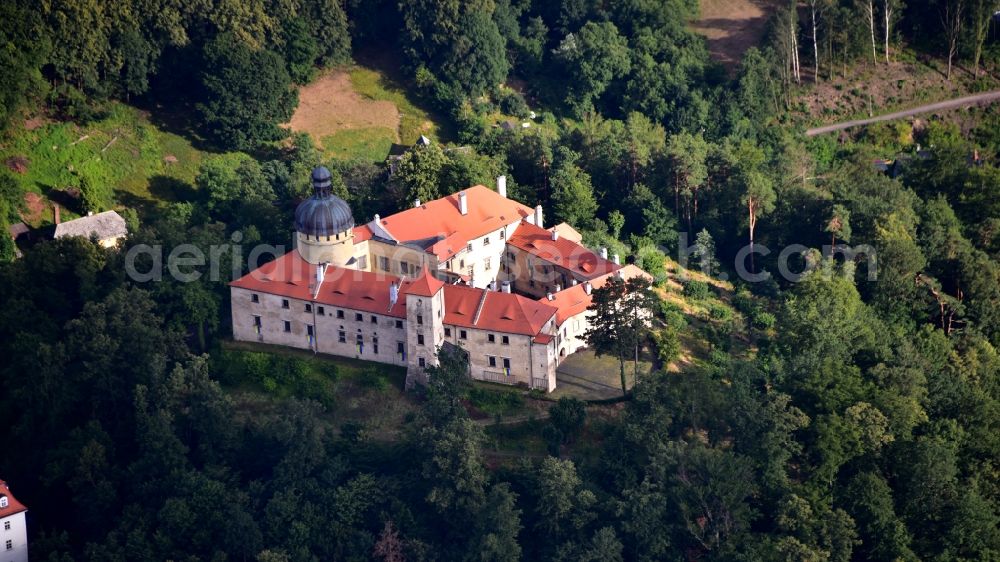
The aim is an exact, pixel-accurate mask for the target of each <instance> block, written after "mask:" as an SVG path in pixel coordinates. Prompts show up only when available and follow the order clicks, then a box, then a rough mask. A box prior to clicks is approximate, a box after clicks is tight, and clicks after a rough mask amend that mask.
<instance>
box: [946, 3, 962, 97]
mask: <svg viewBox="0 0 1000 562" xmlns="http://www.w3.org/2000/svg"><path fill="white" fill-rule="evenodd" d="M941 6H942V7H941V9H940V10H941V11H940V15H941V26H942V27H943V28H944V35H945V43H946V44H947V46H948V80H951V68H952V64H953V63H954V60H955V55H956V54H958V40H959V37H960V36H961V34H962V12H963V11H965V2H964V0H944V2H942V3H941Z"/></svg>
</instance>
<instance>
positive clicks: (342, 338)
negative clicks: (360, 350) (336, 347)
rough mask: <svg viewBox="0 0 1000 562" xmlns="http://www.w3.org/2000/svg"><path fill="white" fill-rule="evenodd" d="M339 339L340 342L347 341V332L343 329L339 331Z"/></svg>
mask: <svg viewBox="0 0 1000 562" xmlns="http://www.w3.org/2000/svg"><path fill="white" fill-rule="evenodd" d="M337 341H338V342H340V343H347V332H345V331H343V330H340V331H339V332H337Z"/></svg>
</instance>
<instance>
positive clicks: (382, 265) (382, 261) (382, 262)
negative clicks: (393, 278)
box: [378, 256, 389, 271]
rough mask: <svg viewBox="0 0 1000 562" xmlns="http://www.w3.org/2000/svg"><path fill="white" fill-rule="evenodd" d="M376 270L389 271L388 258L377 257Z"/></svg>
mask: <svg viewBox="0 0 1000 562" xmlns="http://www.w3.org/2000/svg"><path fill="white" fill-rule="evenodd" d="M378 268H379V269H381V270H382V271H389V258H387V257H385V256H379V257H378Z"/></svg>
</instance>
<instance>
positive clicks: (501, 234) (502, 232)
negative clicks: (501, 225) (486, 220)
mask: <svg viewBox="0 0 1000 562" xmlns="http://www.w3.org/2000/svg"><path fill="white" fill-rule="evenodd" d="M505 237H506V233H505V232H504V231H502V230H501V231H500V239H501V240H503V239H504V238H505Z"/></svg>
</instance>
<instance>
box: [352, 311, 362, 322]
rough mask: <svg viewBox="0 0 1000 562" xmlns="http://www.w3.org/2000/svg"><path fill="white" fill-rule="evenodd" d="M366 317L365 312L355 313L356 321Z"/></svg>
mask: <svg viewBox="0 0 1000 562" xmlns="http://www.w3.org/2000/svg"><path fill="white" fill-rule="evenodd" d="M364 319H365V315H364V314H361V313H360V312H355V313H354V320H355V321H357V322H361V321H362V320H364Z"/></svg>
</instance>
